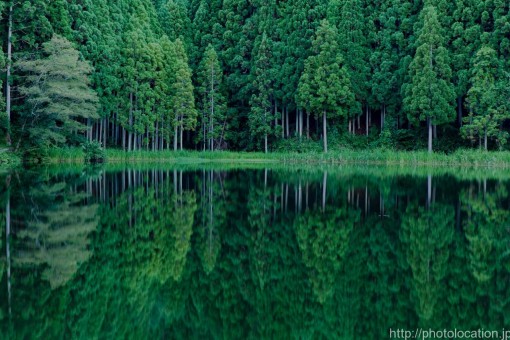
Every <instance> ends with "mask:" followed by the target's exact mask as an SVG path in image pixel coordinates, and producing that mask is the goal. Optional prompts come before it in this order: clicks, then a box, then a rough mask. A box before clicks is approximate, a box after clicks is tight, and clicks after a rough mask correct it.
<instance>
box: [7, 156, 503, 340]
mask: <svg viewBox="0 0 510 340" xmlns="http://www.w3.org/2000/svg"><path fill="white" fill-rule="evenodd" d="M0 180H1V181H2V191H1V196H0V204H1V207H2V208H1V210H0V213H1V215H2V216H1V222H0V230H1V231H2V234H1V235H2V237H1V238H0V248H1V251H2V253H1V255H0V260H1V262H0V275H1V280H0V338H1V339H71V338H80V339H96V338H97V339H248V338H249V339H273V338H283V339H289V338H295V339H321V338H324V339H387V338H389V330H390V328H391V329H398V328H402V329H413V330H414V329H416V328H417V327H424V328H427V329H428V328H429V327H430V328H433V329H444V328H447V329H453V328H458V329H464V330H476V329H479V328H483V329H486V330H501V329H502V328H504V327H505V326H507V328H510V327H508V326H509V325H510V275H509V270H510V194H509V193H510V175H507V174H502V175H492V174H488V173H487V172H486V171H480V172H479V173H476V172H475V173H460V171H451V172H448V171H446V172H443V173H441V172H439V171H437V170H436V171H432V172H427V171H426V170H425V171H393V170H392V169H384V168H382V169H377V168H370V169H369V168H366V169H363V168H335V169H333V168H331V169H325V168H322V169H320V168H317V169H310V170H304V169H299V168H297V169H271V168H269V169H264V168H263V167H262V166H258V169H251V170H248V169H246V170H239V169H230V170H227V169H222V168H221V167H207V168H200V167H198V168H187V169H173V168H150V167H147V168H143V169H95V168H92V169H83V168H81V169H80V168H58V169H39V170H30V171H29V170H26V171H17V172H11V173H5V172H4V173H0ZM4 183H5V184H4Z"/></svg>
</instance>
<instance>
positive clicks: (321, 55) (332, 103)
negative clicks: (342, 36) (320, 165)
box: [297, 20, 355, 152]
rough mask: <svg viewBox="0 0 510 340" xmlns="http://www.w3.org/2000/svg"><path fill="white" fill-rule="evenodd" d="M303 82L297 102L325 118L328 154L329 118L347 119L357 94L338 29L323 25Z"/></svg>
mask: <svg viewBox="0 0 510 340" xmlns="http://www.w3.org/2000/svg"><path fill="white" fill-rule="evenodd" d="M312 46H313V47H312V49H313V55H312V56H310V57H308V59H307V60H306V63H305V70H304V72H303V75H302V76H301V79H300V80H299V88H298V94H297V101H298V103H299V105H300V106H301V107H304V108H306V109H307V110H308V111H309V112H312V113H313V114H314V115H315V116H316V117H322V127H323V144H324V152H328V134H327V117H328V116H329V117H330V118H335V117H342V116H343V117H345V116H347V115H348V112H349V110H350V109H351V107H352V105H354V100H355V99H354V93H353V92H352V90H351V82H350V80H349V76H348V72H347V70H346V68H345V66H344V61H343V58H342V57H341V55H340V51H339V46H338V43H337V36H336V29H335V28H334V27H333V26H331V25H330V24H329V22H328V21H327V20H323V21H322V22H321V25H320V27H319V28H318V29H317V33H316V37H315V39H314V40H313V43H312Z"/></svg>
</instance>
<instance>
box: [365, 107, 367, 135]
mask: <svg viewBox="0 0 510 340" xmlns="http://www.w3.org/2000/svg"><path fill="white" fill-rule="evenodd" d="M365 130H366V131H365V133H366V135H367V137H368V106H367V107H366V108H365Z"/></svg>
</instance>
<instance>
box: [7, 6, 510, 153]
mask: <svg viewBox="0 0 510 340" xmlns="http://www.w3.org/2000/svg"><path fill="white" fill-rule="evenodd" d="M0 13H1V18H0V20H1V21H0V35H1V39H2V44H1V45H2V46H1V48H2V49H3V50H2V52H3V53H1V54H0V65H1V66H0V67H1V69H2V70H3V71H2V77H1V78H0V81H1V84H2V88H3V91H2V97H1V98H0V107H1V111H2V112H5V114H2V119H1V129H2V134H3V135H5V138H2V141H1V142H0V143H2V144H4V143H5V145H6V146H9V147H10V148H12V149H13V150H34V149H37V150H39V149H41V148H48V147H61V146H66V145H67V146H68V145H78V144H81V143H100V144H101V145H103V146H104V147H108V148H110V147H115V148H122V149H124V150H127V151H131V150H162V149H170V150H177V149H184V148H186V149H196V150H219V149H221V150H227V149H228V150H260V151H265V152H268V151H278V150H296V151H306V150H319V149H320V148H323V149H324V151H327V150H328V142H329V147H330V148H336V149H338V148H340V147H351V148H361V147H392V148H398V149H403V150H413V149H419V148H425V147H428V149H429V151H432V150H433V149H435V150H441V151H450V150H453V149H456V148H459V147H466V148H481V149H504V148H506V142H507V138H508V131H509V129H510V124H509V121H510V101H509V100H510V99H509V98H510V74H509V72H510V4H509V3H508V2H507V1H504V0H452V1H448V0H423V1H422V0H414V1H406V0H306V1H303V0H295V1H274V0H273V1H271V0H265V1H264V0H252V1H247V0H224V1H220V0H152V1H151V0H110V1H108V0H51V1H50V0H31V1H27V0H4V1H1V2H0Z"/></svg>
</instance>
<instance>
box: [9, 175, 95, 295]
mask: <svg viewBox="0 0 510 340" xmlns="http://www.w3.org/2000/svg"><path fill="white" fill-rule="evenodd" d="M34 190H35V191H36V192H33V191H34ZM31 191H32V192H30V195H31V196H32V197H38V198H40V199H47V200H51V201H52V202H53V204H51V205H50V206H46V207H43V208H41V209H40V208H39V207H37V206H33V207H32V216H31V218H30V219H29V222H28V223H27V226H26V228H25V229H23V230H21V231H19V232H18V233H17V235H16V236H17V238H18V247H17V248H18V249H17V252H16V256H15V258H14V264H15V265H17V266H38V265H42V264H46V265H47V268H46V269H44V271H43V273H42V278H43V279H44V280H47V281H49V282H50V285H51V287H52V288H53V289H54V288H57V287H59V286H61V285H63V284H65V283H66V282H67V281H68V280H70V279H71V278H72V277H73V275H74V274H75V273H76V271H77V269H78V267H79V266H80V265H81V264H82V263H84V262H86V261H87V260H88V259H89V257H90V256H91V253H90V251H89V249H88V248H89V239H88V236H89V234H90V233H91V232H92V231H94V230H95V228H96V226H97V222H98V216H97V208H98V205H97V204H91V205H87V206H84V205H83V204H81V202H83V201H84V199H85V198H86V197H87V195H86V194H84V193H75V192H73V191H72V190H69V188H67V186H66V184H65V183H63V182H61V183H57V184H53V185H49V186H40V187H38V188H36V189H32V190H31Z"/></svg>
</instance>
